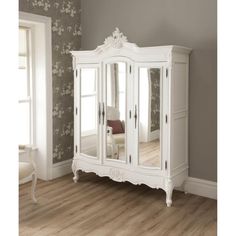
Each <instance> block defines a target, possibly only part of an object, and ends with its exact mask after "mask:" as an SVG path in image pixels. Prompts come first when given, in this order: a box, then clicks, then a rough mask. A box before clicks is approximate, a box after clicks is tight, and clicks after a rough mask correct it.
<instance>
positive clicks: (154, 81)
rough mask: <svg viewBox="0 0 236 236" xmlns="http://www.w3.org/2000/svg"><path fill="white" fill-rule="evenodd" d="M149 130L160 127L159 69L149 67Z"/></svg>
mask: <svg viewBox="0 0 236 236" xmlns="http://www.w3.org/2000/svg"><path fill="white" fill-rule="evenodd" d="M150 81H151V132H152V131H155V130H158V129H160V69H156V68H152V69H150Z"/></svg>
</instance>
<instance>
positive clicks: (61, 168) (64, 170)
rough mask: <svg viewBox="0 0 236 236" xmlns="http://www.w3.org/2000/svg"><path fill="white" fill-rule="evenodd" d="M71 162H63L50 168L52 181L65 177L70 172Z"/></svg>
mask: <svg viewBox="0 0 236 236" xmlns="http://www.w3.org/2000/svg"><path fill="white" fill-rule="evenodd" d="M71 165H72V160H68V161H64V162H63V163H57V164H56V165H53V167H52V179H55V178H58V177H61V176H63V175H67V174H69V173H71V172H72V169H71Z"/></svg>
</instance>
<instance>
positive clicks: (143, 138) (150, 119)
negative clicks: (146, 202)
mask: <svg viewBox="0 0 236 236" xmlns="http://www.w3.org/2000/svg"><path fill="white" fill-rule="evenodd" d="M138 80H139V81H138V83H139V95H138V100H139V119H138V120H139V127H138V128H139V132H138V164H139V165H141V166H145V167H160V166H161V153H162V152H161V151H162V150H161V143H162V140H161V137H162V135H161V133H162V130H161V110H162V106H161V101H162V99H161V97H162V91H161V86H162V82H161V81H162V80H161V69H160V68H148V67H140V68H139V78H138Z"/></svg>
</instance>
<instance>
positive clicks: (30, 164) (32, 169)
mask: <svg viewBox="0 0 236 236" xmlns="http://www.w3.org/2000/svg"><path fill="white" fill-rule="evenodd" d="M19 152H20V153H24V154H25V155H26V157H27V158H28V161H19V181H20V182H21V181H22V180H24V179H25V178H27V177H29V176H31V177H32V190H31V196H32V199H33V202H34V203H36V202H37V200H36V197H35V188H36V183H37V172H36V165H35V162H34V160H33V157H32V147H31V146H29V145H19Z"/></svg>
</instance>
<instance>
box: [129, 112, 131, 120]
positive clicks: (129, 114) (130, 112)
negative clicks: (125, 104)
mask: <svg viewBox="0 0 236 236" xmlns="http://www.w3.org/2000/svg"><path fill="white" fill-rule="evenodd" d="M129 118H130V119H131V110H130V111H129Z"/></svg>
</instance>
